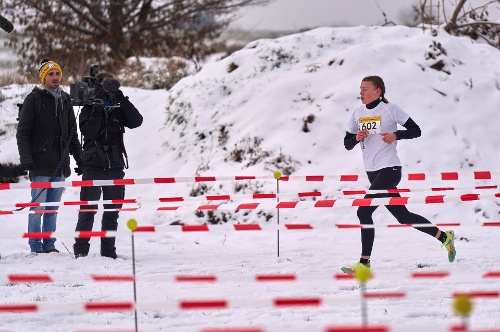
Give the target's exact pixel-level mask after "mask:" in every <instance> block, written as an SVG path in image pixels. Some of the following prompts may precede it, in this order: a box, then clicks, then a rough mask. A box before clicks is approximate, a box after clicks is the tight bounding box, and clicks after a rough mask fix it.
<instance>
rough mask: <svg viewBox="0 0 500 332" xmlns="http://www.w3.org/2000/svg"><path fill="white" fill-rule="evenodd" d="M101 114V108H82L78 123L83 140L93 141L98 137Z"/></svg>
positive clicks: (87, 106) (88, 106)
mask: <svg viewBox="0 0 500 332" xmlns="http://www.w3.org/2000/svg"><path fill="white" fill-rule="evenodd" d="M102 112H103V111H102V106H97V105H96V106H90V105H86V106H83V108H82V112H81V113H80V117H79V120H80V121H79V122H80V132H81V133H82V135H83V137H84V139H85V140H95V139H96V138H97V137H98V136H99V130H100V128H101V121H102Z"/></svg>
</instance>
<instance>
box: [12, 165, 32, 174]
mask: <svg viewBox="0 0 500 332" xmlns="http://www.w3.org/2000/svg"><path fill="white" fill-rule="evenodd" d="M31 167H33V166H31ZM13 170H14V174H15V176H16V177H18V176H24V175H28V171H27V170H25V169H24V167H23V166H16V167H14V169H13Z"/></svg>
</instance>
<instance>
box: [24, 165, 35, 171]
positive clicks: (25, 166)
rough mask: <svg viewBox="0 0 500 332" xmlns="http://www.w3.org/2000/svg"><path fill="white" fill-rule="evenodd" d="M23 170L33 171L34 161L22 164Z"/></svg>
mask: <svg viewBox="0 0 500 332" xmlns="http://www.w3.org/2000/svg"><path fill="white" fill-rule="evenodd" d="M21 166H22V167H21V168H22V169H23V170H26V171H31V170H32V169H33V163H25V164H22V165H21Z"/></svg>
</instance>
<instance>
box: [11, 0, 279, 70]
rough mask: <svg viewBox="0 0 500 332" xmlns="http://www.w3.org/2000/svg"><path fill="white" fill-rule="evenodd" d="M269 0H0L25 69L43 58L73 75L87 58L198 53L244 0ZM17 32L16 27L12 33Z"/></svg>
mask: <svg viewBox="0 0 500 332" xmlns="http://www.w3.org/2000/svg"><path fill="white" fill-rule="evenodd" d="M270 1H272V0H163V1H159V0H102V1H96V0H91V1H87V0H3V1H2V2H3V9H2V14H5V15H7V16H9V17H13V18H14V23H15V25H16V30H15V32H14V33H12V34H11V38H10V40H9V42H8V44H7V46H9V47H11V48H13V49H14V50H15V51H16V52H17V53H18V55H19V56H20V59H22V60H21V68H23V69H24V70H26V71H27V72H30V71H33V69H34V67H35V66H36V64H37V63H39V61H40V60H41V59H42V58H51V59H54V60H57V61H58V62H59V63H60V64H61V65H62V66H63V68H64V69H65V73H67V74H69V75H70V76H71V75H77V74H80V73H82V71H83V70H86V68H88V65H89V64H90V63H99V64H102V65H104V66H105V67H106V68H107V69H110V70H113V69H116V68H119V67H120V66H121V65H123V63H124V61H125V60H126V59H127V58H129V57H132V56H148V57H153V56H159V57H168V56H174V55H178V56H183V57H186V58H190V59H191V58H200V57H203V56H205V55H206V54H209V53H211V52H212V51H213V48H214V45H215V44H214V42H213V41H214V39H215V38H216V37H218V36H219V35H220V33H221V32H222V30H223V29H224V28H225V27H227V25H228V23H229V22H230V21H231V19H233V17H234V15H235V14H236V13H237V12H238V11H239V10H241V9H242V8H243V7H245V6H250V5H261V4H265V3H268V2H270ZM16 32H17V33H16Z"/></svg>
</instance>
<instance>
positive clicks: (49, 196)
mask: <svg viewBox="0 0 500 332" xmlns="http://www.w3.org/2000/svg"><path fill="white" fill-rule="evenodd" d="M65 179H66V178H65V177H64V176H62V175H61V176H58V177H54V178H53V179H52V182H61V181H64V180H65ZM49 180H50V177H49V176H35V177H34V178H32V179H31V182H49ZM42 190H43V192H42V193H41V194H40V196H39V197H38V198H37V199H36V201H35V202H40V203H44V202H60V201H61V196H62V193H63V190H64V188H45V189H44V188H37V189H31V199H32V200H34V199H35V197H36V196H37V195H38V194H39V193H40V192H41V191H42ZM58 208H59V207H58V206H39V207H32V208H30V210H31V211H33V210H57V209H58ZM42 218H43V223H42ZM56 219H57V213H43V214H34V213H33V214H30V215H29V217H28V232H29V233H32V232H55V231H56ZM42 240H43V242H42ZM55 242H56V239H55V238H50V239H29V240H28V243H29V245H30V248H31V252H35V251H42V250H48V249H54V248H55Z"/></svg>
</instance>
